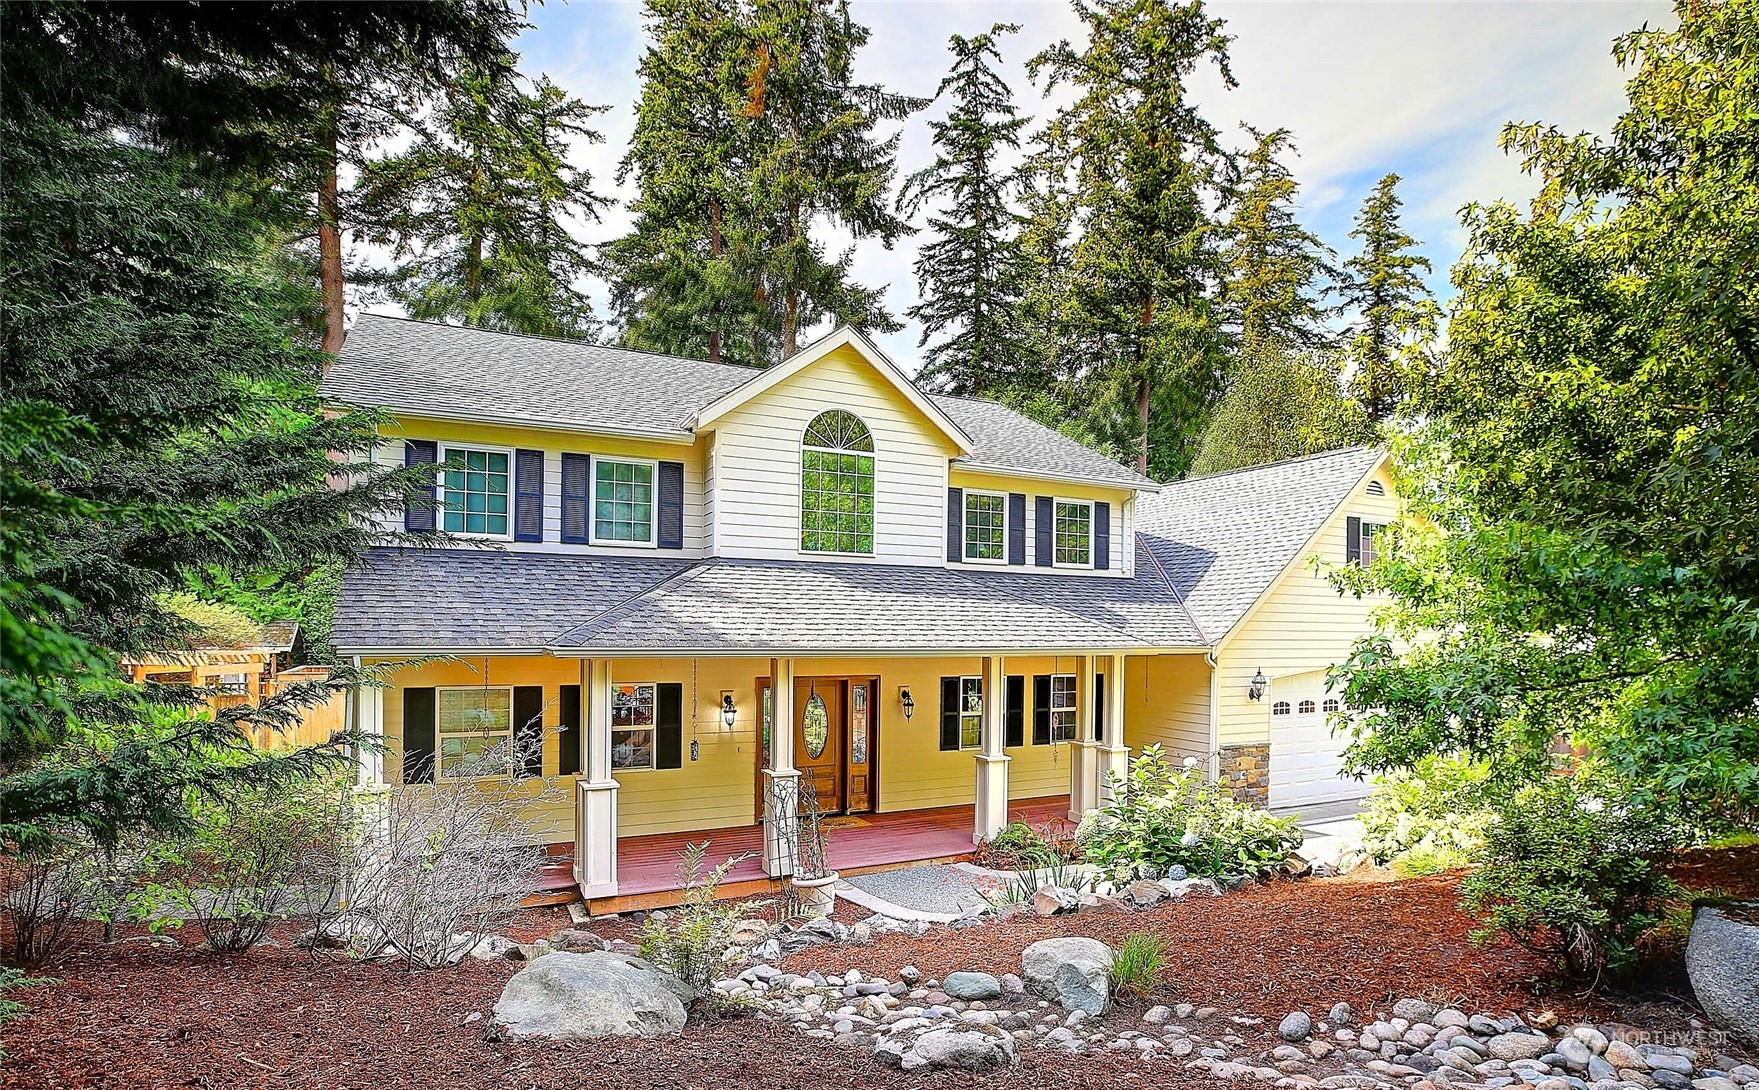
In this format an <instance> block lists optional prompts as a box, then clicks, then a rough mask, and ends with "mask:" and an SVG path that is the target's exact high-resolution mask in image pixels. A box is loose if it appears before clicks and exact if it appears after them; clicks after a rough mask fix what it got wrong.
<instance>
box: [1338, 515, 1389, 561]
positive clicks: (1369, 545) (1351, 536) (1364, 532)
mask: <svg viewBox="0 0 1759 1090" xmlns="http://www.w3.org/2000/svg"><path fill="white" fill-rule="evenodd" d="M1385 529H1386V526H1385V525H1384V524H1382V523H1378V522H1369V521H1367V520H1366V519H1359V518H1351V519H1349V520H1348V521H1347V523H1346V530H1345V541H1344V559H1345V560H1346V561H1348V562H1349V563H1351V564H1360V565H1362V566H1363V567H1364V568H1366V567H1368V566H1369V565H1370V564H1372V563H1374V555H1375V548H1374V538H1375V535H1376V534H1379V533H1380V532H1381V531H1382V530H1385Z"/></svg>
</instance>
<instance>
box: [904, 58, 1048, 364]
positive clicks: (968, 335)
mask: <svg viewBox="0 0 1759 1090" xmlns="http://www.w3.org/2000/svg"><path fill="white" fill-rule="evenodd" d="M1019 29H1020V28H1019V27H1018V26H1016V25H1014V24H1011V23H997V24H996V25H995V26H993V27H991V28H990V31H989V33H987V34H978V35H974V36H972V37H969V38H967V37H964V36H962V35H958V34H955V35H953V36H952V38H951V40H950V41H949V43H948V48H949V50H950V51H951V52H952V54H953V66H952V70H951V71H950V72H949V73H948V74H947V77H946V78H945V79H943V80H941V84H940V88H939V89H938V91H937V95H945V94H948V93H949V92H950V93H951V95H952V97H953V105H952V107H951V109H950V110H949V111H948V113H947V116H946V118H945V119H943V120H940V121H935V122H932V123H931V124H930V125H929V129H930V131H931V132H933V133H934V145H935V149H936V155H935V159H934V162H932V163H930V164H928V165H927V166H925V167H923V168H922V169H921V170H919V171H917V172H916V173H915V174H912V175H911V176H910V177H909V178H907V179H905V181H904V185H903V188H902V189H901V190H900V191H899V194H898V207H899V209H900V211H902V212H903V213H904V214H905V215H909V216H915V215H917V214H919V213H920V212H921V211H922V210H923V209H924V208H925V207H930V206H933V207H935V208H936V209H937V211H936V212H931V213H930V215H929V217H928V227H929V230H930V231H931V232H933V235H934V238H933V239H932V240H931V241H929V242H927V243H925V244H924V245H923V246H922V248H921V250H919V251H918V256H917V259H916V279H917V282H918V283H919V285H920V290H921V294H922V299H921V302H919V303H917V304H916V305H915V306H913V307H911V308H910V310H909V312H908V313H909V314H910V316H911V317H912V318H915V319H916V320H917V321H919V322H921V323H922V335H921V338H920V340H919V341H918V343H919V344H921V345H927V344H928V343H929V339H930V338H931V337H935V336H937V335H939V334H942V333H945V334H947V335H946V337H945V338H944V339H942V340H940V341H939V342H938V343H936V344H935V345H934V346H933V347H931V348H929V350H928V351H927V352H926V353H925V354H924V357H923V366H922V369H921V370H920V371H918V372H917V378H918V379H919V380H922V381H924V382H927V383H929V384H932V385H935V386H938V387H940V388H941V389H944V390H946V391H947V392H949V393H953V394H959V395H967V396H970V395H975V396H988V395H993V394H996V393H998V392H1000V391H1002V390H1004V389H1006V388H1008V387H1010V386H1014V385H1017V384H1019V383H1021V382H1022V381H1023V380H1025V378H1026V373H1027V371H1028V370H1029V368H1030V364H1031V357H1030V355H1029V350H1028V348H1027V341H1026V339H1025V338H1024V337H1023V336H1022V334H1023V332H1024V331H1023V330H1022V329H1021V328H1020V326H1019V324H1018V322H1017V310H1018V307H1019V305H1020V301H1021V295H1022V292H1023V290H1024V282H1023V281H1024V276H1023V271H1024V270H1023V265H1024V257H1023V254H1022V252H1021V242H1020V229H1021V226H1022V221H1021V217H1020V214H1019V213H1018V212H1016V211H1015V210H1014V202H1013V200H1012V198H1013V197H1014V195H1015V193H1014V190H1015V188H1016V185H1017V176H1016V175H1014V174H1012V173H1011V172H1009V171H1007V170H1004V169H1003V168H1002V167H1001V165H1000V164H998V162H997V160H998V158H1000V157H1001V156H1003V155H1004V154H1007V153H1017V152H1018V151H1019V149H1020V130H1021V129H1023V128H1024V127H1025V126H1026V122H1027V119H1026V118H1024V117H1021V116H1019V114H1018V113H1017V111H1016V110H1015V109H1014V100H1013V92H1012V91H1011V90H1009V88H1008V85H1007V84H1006V83H1004V82H1003V81H1002V77H1001V74H1000V73H999V72H997V71H996V66H998V65H1000V64H1001V62H1002V54H1001V51H1000V49H999V48H998V47H997V41H998V39H1000V38H1001V37H1002V36H1003V35H1005V34H1013V33H1017V32H1018V31H1019Z"/></svg>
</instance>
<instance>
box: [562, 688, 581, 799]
mask: <svg viewBox="0 0 1759 1090" xmlns="http://www.w3.org/2000/svg"><path fill="white" fill-rule="evenodd" d="M556 722H557V724H558V725H560V726H561V728H562V729H561V731H560V732H559V737H558V738H557V739H556V742H557V745H559V746H560V747H561V751H562V752H561V757H560V759H559V760H557V762H556V775H558V776H575V775H579V773H580V739H581V737H582V734H581V730H580V686H578V685H564V686H562V689H561V692H560V693H558V694H557V699H556Z"/></svg>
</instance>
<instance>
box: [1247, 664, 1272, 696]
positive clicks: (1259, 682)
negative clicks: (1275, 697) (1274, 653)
mask: <svg viewBox="0 0 1759 1090" xmlns="http://www.w3.org/2000/svg"><path fill="white" fill-rule="evenodd" d="M1269 684H1270V682H1269V681H1267V680H1266V679H1265V677H1264V671H1263V670H1260V671H1258V672H1257V673H1256V674H1253V675H1252V683H1251V684H1250V685H1248V686H1247V687H1246V698H1247V699H1248V700H1263V699H1264V687H1265V686H1266V685H1269Z"/></svg>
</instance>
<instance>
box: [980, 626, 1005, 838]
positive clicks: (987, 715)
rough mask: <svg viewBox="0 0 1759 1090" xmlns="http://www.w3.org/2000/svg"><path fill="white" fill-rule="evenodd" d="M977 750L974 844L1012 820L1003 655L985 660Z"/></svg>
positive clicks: (996, 831) (997, 831)
mask: <svg viewBox="0 0 1759 1090" xmlns="http://www.w3.org/2000/svg"><path fill="white" fill-rule="evenodd" d="M982 739H983V740H982V744H981V746H980V747H979V749H978V752H977V805H976V806H975V807H974V808H973V809H974V810H975V811H976V815H975V825H976V827H975V828H974V829H973V831H972V834H971V842H972V843H973V844H982V843H983V842H984V841H986V840H988V839H989V838H990V837H992V836H995V835H996V834H997V833H999V832H1001V831H1002V829H1003V828H1004V827H1006V826H1007V824H1008V762H1009V761H1010V760H1011V759H1012V758H1010V757H1009V756H1008V755H1007V753H1006V751H1005V750H1004V748H1003V747H1005V746H1006V745H1007V741H1008V675H1007V671H1006V669H1005V668H1004V663H1003V661H1002V656H1000V655H990V656H988V657H987V658H985V659H984V660H983V735H982Z"/></svg>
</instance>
